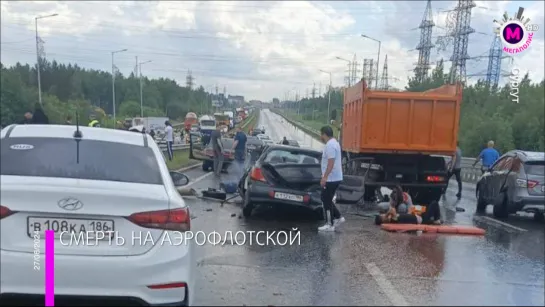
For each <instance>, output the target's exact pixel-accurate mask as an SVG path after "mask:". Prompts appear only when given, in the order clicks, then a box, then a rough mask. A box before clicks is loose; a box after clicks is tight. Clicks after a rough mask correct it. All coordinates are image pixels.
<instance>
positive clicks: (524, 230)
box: [480, 216, 528, 232]
mask: <svg viewBox="0 0 545 307" xmlns="http://www.w3.org/2000/svg"><path fill="white" fill-rule="evenodd" d="M480 218H481V219H483V220H487V221H489V222H491V223H497V224H500V225H502V226H504V227H507V228H511V229H514V230H517V231H521V232H526V231H528V230H526V229H524V228H520V227H517V226H513V225H511V224H509V223H506V222H502V221H498V220H496V219H493V218H491V217H488V216H481V217H480Z"/></svg>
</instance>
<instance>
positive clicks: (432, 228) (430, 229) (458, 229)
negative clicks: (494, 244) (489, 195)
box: [381, 224, 485, 236]
mask: <svg viewBox="0 0 545 307" xmlns="http://www.w3.org/2000/svg"><path fill="white" fill-rule="evenodd" d="M381 228H382V229H383V230H386V231H391V232H409V231H418V230H420V231H422V232H427V233H449V234H464V235H474V236H483V235H484V234H485V230H484V229H481V228H478V227H473V226H461V225H460V226H454V225H422V224H420V225H415V224H382V225H381Z"/></svg>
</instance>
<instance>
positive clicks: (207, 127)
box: [199, 115, 216, 135]
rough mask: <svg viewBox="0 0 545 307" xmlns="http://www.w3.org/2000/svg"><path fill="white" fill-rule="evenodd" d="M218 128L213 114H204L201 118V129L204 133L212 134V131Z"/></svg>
mask: <svg viewBox="0 0 545 307" xmlns="http://www.w3.org/2000/svg"><path fill="white" fill-rule="evenodd" d="M214 130H216V120H215V119H214V117H213V116H210V115H203V116H202V117H201V118H200V119H199V131H200V133H202V134H204V135H210V133H212V131H214Z"/></svg>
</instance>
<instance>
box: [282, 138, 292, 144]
mask: <svg viewBox="0 0 545 307" xmlns="http://www.w3.org/2000/svg"><path fill="white" fill-rule="evenodd" d="M289 144H290V142H289V141H288V139H287V138H286V137H284V139H283V140H282V145H289Z"/></svg>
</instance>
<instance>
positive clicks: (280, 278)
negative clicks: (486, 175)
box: [186, 110, 545, 306]
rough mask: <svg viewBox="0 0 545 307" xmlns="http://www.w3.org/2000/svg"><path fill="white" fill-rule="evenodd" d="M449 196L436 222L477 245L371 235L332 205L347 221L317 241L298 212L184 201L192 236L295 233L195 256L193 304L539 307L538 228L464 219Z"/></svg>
mask: <svg viewBox="0 0 545 307" xmlns="http://www.w3.org/2000/svg"><path fill="white" fill-rule="evenodd" d="M260 125H264V126H265V128H266V130H267V134H269V135H270V136H271V138H273V139H274V140H275V141H278V140H280V139H281V138H282V137H283V136H287V137H288V138H292V139H297V140H298V141H299V142H300V143H301V144H302V145H304V146H309V147H313V148H316V149H320V148H321V144H320V143H319V142H317V141H315V140H313V139H312V138H310V137H309V136H305V135H304V134H303V133H302V132H301V131H297V130H296V128H294V127H293V126H291V125H290V124H289V123H287V122H285V121H284V122H283V123H282V120H281V118H280V117H279V116H277V115H276V114H273V113H271V112H269V111H268V110H264V111H262V112H261V117H260ZM186 174H187V175H188V176H189V177H190V178H191V180H192V183H191V187H192V188H195V189H196V190H203V189H207V188H208V187H214V186H217V182H215V181H214V179H213V176H211V174H205V173H204V172H202V171H201V170H200V168H196V169H193V170H189V171H187V172H186ZM449 186H450V187H449V190H448V192H447V194H446V196H445V198H444V199H443V201H442V204H441V205H442V206H441V209H442V213H443V218H444V220H445V221H446V222H447V223H450V224H461V225H472V224H473V225H478V226H480V227H482V228H484V229H486V230H487V234H486V236H484V237H475V236H459V235H438V234H423V235H421V236H417V235H414V234H399V233H388V232H385V231H382V230H380V229H379V228H378V227H377V226H375V225H373V219H372V217H371V215H372V212H371V211H369V210H368V208H362V207H357V206H353V205H340V209H341V211H342V212H343V213H344V215H345V217H346V220H347V221H346V222H345V223H344V224H343V225H342V226H341V227H340V229H339V230H338V231H337V232H335V233H318V232H317V231H316V227H318V226H320V223H319V222H318V221H315V220H312V219H310V218H308V217H307V216H306V215H305V212H294V211H291V212H290V211H283V212H278V211H272V210H269V209H262V210H259V211H258V212H257V213H256V214H255V215H254V216H253V217H252V218H250V219H244V218H241V217H239V215H240V214H241V212H240V211H241V209H240V206H239V205H237V204H225V205H224V206H223V207H221V206H220V205H219V203H218V202H215V201H204V200H199V199H194V198H193V199H192V198H186V200H187V202H188V204H189V205H190V207H191V209H192V215H193V216H194V219H193V220H192V230H193V231H200V230H201V231H204V232H205V233H211V232H213V231H217V232H218V233H220V234H222V236H223V234H224V233H225V232H226V231H232V232H233V233H235V232H236V231H250V230H251V231H261V230H262V231H282V230H284V231H288V230H289V229H291V228H298V229H299V230H300V231H301V235H300V236H301V242H300V245H293V246H288V245H286V246H278V245H276V246H272V245H269V246H259V245H256V244H253V245H250V244H248V243H247V244H245V245H242V246H240V245H236V244H235V245H212V244H205V245H203V246H198V247H197V258H198V263H199V264H198V269H197V272H198V273H197V287H198V288H197V291H196V298H195V304H197V305H238V306H241V305H368V306H369V305H390V306H391V305H395V306H398V305H399V306H403V305H484V306H489V305H490V306H491V305H517V306H520V305H536V306H538V305H540V306H543V305H544V303H545V300H544V290H545V287H544V260H545V259H544V254H545V250H544V232H545V231H544V229H545V228H544V224H543V223H538V222H534V221H533V220H532V218H531V216H511V217H510V218H509V219H508V220H506V221H496V220H494V219H493V218H492V216H491V214H490V212H488V214H486V215H483V216H474V214H473V212H474V211H475V205H476V201H475V196H474V195H475V191H474V186H473V185H471V184H468V183H467V184H464V191H463V197H462V199H460V200H456V197H455V196H454V194H455V192H456V191H455V186H456V185H455V184H451V185H449ZM455 207H461V208H464V209H465V212H456V210H455ZM490 209H491V208H489V210H488V211H490Z"/></svg>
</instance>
